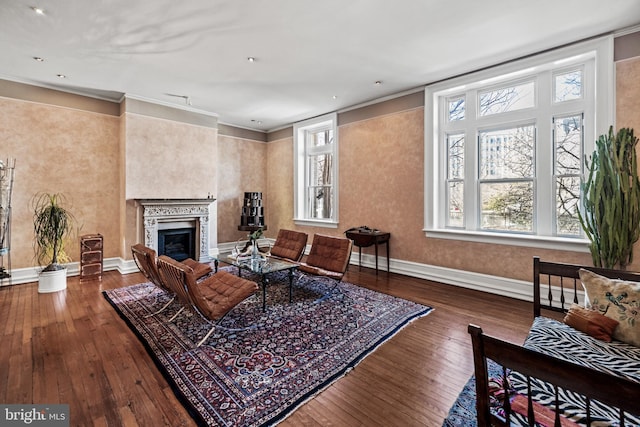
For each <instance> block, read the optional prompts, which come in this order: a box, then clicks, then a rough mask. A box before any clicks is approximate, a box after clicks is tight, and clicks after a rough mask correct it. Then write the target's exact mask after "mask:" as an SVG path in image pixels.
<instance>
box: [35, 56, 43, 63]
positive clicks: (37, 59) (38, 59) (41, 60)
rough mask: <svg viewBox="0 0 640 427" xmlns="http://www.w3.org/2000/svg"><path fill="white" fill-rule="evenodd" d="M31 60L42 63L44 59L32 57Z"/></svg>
mask: <svg viewBox="0 0 640 427" xmlns="http://www.w3.org/2000/svg"><path fill="white" fill-rule="evenodd" d="M33 59H34V60H36V61H38V62H44V58H40V57H39V56H34V57H33Z"/></svg>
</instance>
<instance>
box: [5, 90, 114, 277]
mask: <svg viewBox="0 0 640 427" xmlns="http://www.w3.org/2000/svg"><path fill="white" fill-rule="evenodd" d="M0 110H1V111H2V114H1V115H0V141H2V147H1V149H0V156H2V158H3V159H6V157H14V158H15V159H16V171H15V183H14V189H13V197H12V239H11V254H12V256H11V261H12V268H26V267H31V266H33V265H34V258H33V248H32V243H33V222H32V220H33V214H32V209H31V200H32V197H33V195H34V194H35V193H37V192H49V193H63V194H65V195H66V197H67V199H68V202H69V204H70V210H71V212H72V213H73V214H74V216H75V217H76V220H77V223H78V226H79V227H80V233H81V234H83V233H102V234H103V235H104V239H105V257H114V256H119V255H120V253H119V250H118V241H119V240H120V235H121V233H120V229H119V223H118V221H117V220H116V218H118V217H119V209H120V207H119V202H118V201H119V187H118V185H119V184H118V177H119V176H118V168H119V156H118V150H119V133H118V132H119V118H118V117H115V116H110V115H106V114H99V113H92V112H86V111H80V110H75V109H71V108H65V107H57V106H52V105H44V104H38V103H33V102H27V101H21V100H15V99H8V98H0ZM68 252H69V254H70V255H71V257H72V258H73V260H74V261H78V258H79V245H78V241H77V239H74V240H73V241H72V242H70V245H69V247H68Z"/></svg>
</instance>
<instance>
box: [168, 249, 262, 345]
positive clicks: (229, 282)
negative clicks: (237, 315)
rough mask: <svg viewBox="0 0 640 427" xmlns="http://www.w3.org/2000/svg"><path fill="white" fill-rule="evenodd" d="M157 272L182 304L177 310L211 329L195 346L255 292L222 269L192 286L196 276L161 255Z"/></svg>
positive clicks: (255, 286)
mask: <svg viewBox="0 0 640 427" xmlns="http://www.w3.org/2000/svg"><path fill="white" fill-rule="evenodd" d="M158 271H159V272H160V276H161V277H162V279H163V280H164V282H165V283H166V284H167V285H168V286H169V287H171V288H172V289H173V290H174V292H175V294H176V296H177V297H178V300H179V301H180V303H181V304H182V305H183V308H182V309H180V311H182V310H183V309H184V308H186V309H188V310H191V311H193V312H195V313H198V314H199V315H200V316H202V318H203V319H205V320H206V321H207V322H209V323H210V324H211V326H212V327H211V329H210V330H209V332H207V334H206V335H205V336H204V338H202V339H201V340H200V341H199V342H198V344H197V347H200V346H201V345H202V344H203V343H204V342H205V341H206V340H207V339H208V338H209V337H210V336H211V333H212V332H213V331H214V330H215V328H216V325H217V324H218V323H219V322H220V321H221V320H222V319H223V318H224V316H226V315H227V313H229V312H230V311H231V309H233V307H235V306H236V305H238V304H239V303H240V302H242V301H243V300H244V299H246V298H248V297H250V296H251V295H253V294H255V292H256V291H257V290H258V284H257V283H255V282H252V281H250V280H247V279H243V278H241V277H238V276H235V275H233V274H231V273H229V272H226V271H222V270H221V271H218V272H217V273H215V274H212V275H211V276H209V277H206V278H204V279H203V280H201V281H200V282H198V283H196V276H195V274H194V272H193V270H192V269H191V268H190V267H188V266H187V265H185V264H183V263H181V262H178V261H176V260H174V259H172V258H169V257H167V256H164V255H161V256H160V257H159V258H158ZM180 311H179V312H178V313H176V316H177V315H178V314H179V313H180ZM176 316H173V317H172V318H171V319H169V320H170V321H171V320H173V319H174V318H175V317H176Z"/></svg>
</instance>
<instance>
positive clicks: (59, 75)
mask: <svg viewBox="0 0 640 427" xmlns="http://www.w3.org/2000/svg"><path fill="white" fill-rule="evenodd" d="M56 76H58V77H60V78H61V79H66V78H67V76H66V75H65V74H56Z"/></svg>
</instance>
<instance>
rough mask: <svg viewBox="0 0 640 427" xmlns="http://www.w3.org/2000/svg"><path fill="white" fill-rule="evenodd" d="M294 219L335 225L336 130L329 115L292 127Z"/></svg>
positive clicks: (333, 117) (332, 116)
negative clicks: (293, 146)
mask: <svg viewBox="0 0 640 427" xmlns="http://www.w3.org/2000/svg"><path fill="white" fill-rule="evenodd" d="M294 139H295V141H294V145H295V161H294V165H295V183H294V185H295V192H294V194H295V209H296V212H295V220H296V222H297V223H313V225H325V226H332V227H334V226H337V221H338V218H337V212H338V209H337V208H338V206H337V203H338V195H337V188H338V186H337V167H338V166H337V162H338V159H337V153H338V150H337V146H338V141H337V131H336V115H335V114H331V115H327V116H322V117H319V118H316V119H311V120H307V121H304V122H302V123H298V124H296V125H295V126H294Z"/></svg>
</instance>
